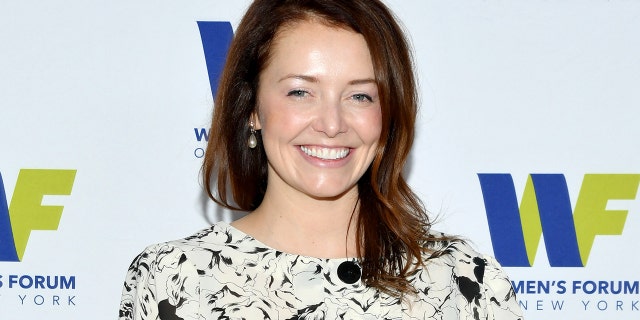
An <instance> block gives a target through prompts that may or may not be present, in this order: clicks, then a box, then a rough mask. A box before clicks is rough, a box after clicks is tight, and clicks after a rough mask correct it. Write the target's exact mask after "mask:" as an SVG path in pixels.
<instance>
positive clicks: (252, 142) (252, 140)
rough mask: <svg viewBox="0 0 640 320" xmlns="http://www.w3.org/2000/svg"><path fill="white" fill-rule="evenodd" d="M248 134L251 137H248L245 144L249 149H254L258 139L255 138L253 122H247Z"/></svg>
mask: <svg viewBox="0 0 640 320" xmlns="http://www.w3.org/2000/svg"><path fill="white" fill-rule="evenodd" d="M249 132H251V135H249V140H247V144H248V145H249V148H251V149H255V147H256V146H257V145H258V139H257V138H256V129H254V128H253V121H249Z"/></svg>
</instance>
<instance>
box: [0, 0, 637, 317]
mask: <svg viewBox="0 0 640 320" xmlns="http://www.w3.org/2000/svg"><path fill="white" fill-rule="evenodd" d="M248 2H249V1H248V0H245V1H219V0H215V1H214V0H192V1H166V0H163V1H122V0H117V1H80V0H65V1H58V0H56V1H32V0H28V1H18V0H8V1H7V0H5V1H2V2H0V110H1V112H0V174H1V180H0V319H60V320H62V319H64V320H67V319H113V318H115V317H116V316H117V309H118V304H119V299H120V292H121V285H122V282H123V279H124V275H125V271H126V269H127V267H128V265H129V263H130V261H131V260H132V258H133V257H134V256H135V255H136V254H137V253H138V252H140V251H141V250H142V249H143V248H144V247H145V246H146V245H148V244H151V243H155V242H160V241H164V240H169V239H175V238H180V237H184V236H187V235H189V234H191V233H193V232H195V231H196V230H199V229H201V228H205V227H206V226H207V225H209V224H210V223H212V222H215V221H218V220H227V221H228V220H232V219H234V214H233V213H230V212H227V211H224V210H220V209H218V208H216V207H215V206H214V205H212V204H211V203H210V202H209V201H208V200H207V198H206V197H205V196H204V195H203V192H202V191H201V187H200V184H199V182H198V174H199V168H200V162H201V157H202V155H203V148H204V146H205V143H206V140H207V139H208V134H209V131H208V127H209V118H210V115H211V107H212V104H213V99H212V95H213V94H212V91H213V90H212V88H215V84H216V83H215V78H216V74H217V72H218V71H219V68H220V65H221V64H222V63H223V60H224V53H225V50H226V46H227V44H228V41H229V39H230V38H231V37H232V35H233V30H234V29H235V27H236V26H237V23H238V21H239V19H240V16H241V15H242V13H243V11H244V9H245V7H246V6H247V4H248ZM387 3H388V4H389V5H390V6H391V8H392V9H393V10H394V11H395V12H396V13H397V15H398V16H399V17H400V19H401V20H402V21H403V23H404V25H405V26H406V28H407V30H408V32H409V33H410V35H411V39H412V42H413V46H414V48H415V52H416V55H415V58H416V63H417V67H418V70H417V72H418V75H419V79H420V90H421V98H422V101H421V115H420V118H419V130H418V136H417V142H416V145H415V148H414V150H413V153H412V155H411V158H410V163H409V166H408V168H407V170H406V172H407V174H408V177H409V181H410V183H411V185H412V186H413V187H414V188H415V190H416V192H417V193H418V194H419V195H420V196H421V197H422V198H423V200H424V201H425V203H426V204H427V206H428V208H429V210H430V212H431V213H432V215H433V217H437V220H438V223H437V224H436V225H435V228H436V229H439V230H443V231H445V232H448V233H453V234H458V235H463V236H465V237H467V238H469V239H471V240H473V243H474V245H475V246H476V247H477V248H478V249H479V250H480V251H483V252H488V253H492V254H494V255H495V256H496V257H497V258H498V260H499V261H500V262H501V263H502V264H503V265H504V266H505V268H506V270H507V272H508V273H509V274H510V277H511V279H512V281H513V284H514V287H515V289H516V291H517V293H518V298H519V300H520V303H521V305H522V308H523V309H524V310H525V315H526V318H528V319H638V318H640V302H639V301H640V295H639V291H640V285H639V281H640V272H639V271H638V266H639V265H640V258H638V243H639V242H640V199H638V197H639V195H638V184H639V182H640V142H639V139H640V90H639V88H640V58H639V57H640V37H639V36H638V32H639V31H640V2H638V1H624V0H609V1H605V0H592V1H581V0H569V1H526V2H525V1H498V0H487V1H474V0H459V1H419V0H413V1H407V0H393V1H391V0H389V1H388V2H387ZM265 14H269V13H268V12H265Z"/></svg>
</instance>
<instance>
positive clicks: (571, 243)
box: [478, 173, 640, 267]
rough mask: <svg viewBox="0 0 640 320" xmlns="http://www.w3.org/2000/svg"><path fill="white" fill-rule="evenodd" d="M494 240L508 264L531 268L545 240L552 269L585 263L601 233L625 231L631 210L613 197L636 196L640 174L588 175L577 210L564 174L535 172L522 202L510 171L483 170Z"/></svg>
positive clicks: (496, 251)
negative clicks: (613, 205) (616, 205)
mask: <svg viewBox="0 0 640 320" xmlns="http://www.w3.org/2000/svg"><path fill="white" fill-rule="evenodd" d="M478 177H479V179H480V186H481V188H482V195H483V197H484V204H485V209H486V212H487V220H488V223H489V232H490V234H491V242H492V245H493V250H494V254H495V256H496V258H497V259H498V261H500V263H501V264H502V265H503V266H506V267H530V266H532V265H533V262H534V260H535V256H536V252H537V250H538V244H539V243H540V238H541V237H542V236H543V235H544V243H545V247H546V251H547V257H548V259H549V264H550V265H551V266H552V267H584V266H586V264H587V261H588V260H589V254H590V252H591V247H592V246H593V242H594V240H595V237H596V236H597V235H621V234H622V230H623V229H624V224H625V222H626V219H627V211H626V210H607V209H606V207H607V202H608V201H609V200H633V199H635V197H636V194H637V191H638V184H639V183H640V174H586V175H585V176H584V179H583V181H582V186H581V189H580V193H579V195H578V199H577V201H576V205H575V210H574V211H573V212H572V209H571V208H572V206H571V201H570V199H569V191H568V188H567V183H566V180H565V177H564V175H562V174H530V175H529V176H528V178H527V182H526V185H525V188H524V193H523V195H522V200H521V203H520V205H519V206H518V199H517V196H516V191H515V187H514V183H513V179H512V177H511V175H510V174H495V173H489V174H486V173H483V174H478Z"/></svg>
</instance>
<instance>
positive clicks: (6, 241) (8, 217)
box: [0, 169, 76, 261]
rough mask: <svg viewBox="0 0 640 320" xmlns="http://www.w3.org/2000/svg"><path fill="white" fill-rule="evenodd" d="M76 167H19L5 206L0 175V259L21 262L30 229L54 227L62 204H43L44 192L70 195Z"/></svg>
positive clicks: (54, 228) (55, 228) (59, 215)
mask: <svg viewBox="0 0 640 320" xmlns="http://www.w3.org/2000/svg"><path fill="white" fill-rule="evenodd" d="M75 177H76V170H49V169H22V170H20V173H19V174H18V180H17V181H16V186H15V188H14V190H13V197H12V198H11V205H10V206H7V196H6V192H5V190H4V182H3V180H2V175H0V261H21V260H22V257H23V255H24V251H25V249H26V248H27V242H28V241H29V236H30V235H31V230H57V229H58V224H59V223H60V217H61V216H62V209H63V207H62V206H43V205H42V198H43V196H45V195H70V194H71V189H72V187H73V182H74V180H75Z"/></svg>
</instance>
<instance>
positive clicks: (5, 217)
mask: <svg viewBox="0 0 640 320" xmlns="http://www.w3.org/2000/svg"><path fill="white" fill-rule="evenodd" d="M0 261H19V260H18V253H17V252H16V245H15V243H14V241H13V232H12V231H11V220H10V219H9V206H8V205H7V194H6V193H5V191H4V181H2V173H0Z"/></svg>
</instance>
